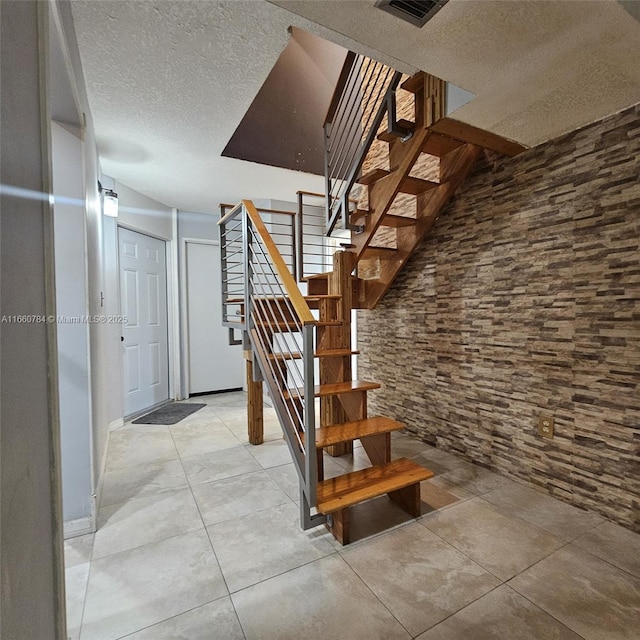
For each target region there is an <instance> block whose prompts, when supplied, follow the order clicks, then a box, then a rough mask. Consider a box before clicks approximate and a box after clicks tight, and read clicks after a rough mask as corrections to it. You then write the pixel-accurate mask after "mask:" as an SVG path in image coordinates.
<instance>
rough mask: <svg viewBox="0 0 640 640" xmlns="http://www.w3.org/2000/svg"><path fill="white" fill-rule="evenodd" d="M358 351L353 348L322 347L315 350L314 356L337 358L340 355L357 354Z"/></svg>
mask: <svg viewBox="0 0 640 640" xmlns="http://www.w3.org/2000/svg"><path fill="white" fill-rule="evenodd" d="M359 353H360V351H358V350H353V349H322V350H321V351H316V353H315V356H316V358H337V357H340V356H357V355H358V354H359Z"/></svg>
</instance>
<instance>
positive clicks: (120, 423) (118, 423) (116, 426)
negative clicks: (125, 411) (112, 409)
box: [107, 418, 124, 433]
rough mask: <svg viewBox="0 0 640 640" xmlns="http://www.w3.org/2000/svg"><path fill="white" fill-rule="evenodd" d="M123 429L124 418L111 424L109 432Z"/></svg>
mask: <svg viewBox="0 0 640 640" xmlns="http://www.w3.org/2000/svg"><path fill="white" fill-rule="evenodd" d="M121 427H124V418H118V419H117V420H114V421H113V422H110V423H109V426H108V427H107V431H108V432H109V433H111V432H112V431H114V430H115V429H120V428H121Z"/></svg>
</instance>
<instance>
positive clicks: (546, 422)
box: [538, 416, 553, 438]
mask: <svg viewBox="0 0 640 640" xmlns="http://www.w3.org/2000/svg"><path fill="white" fill-rule="evenodd" d="M538 435H539V436H542V437H543V438H553V418H551V417H550V416H540V420H539V421H538Z"/></svg>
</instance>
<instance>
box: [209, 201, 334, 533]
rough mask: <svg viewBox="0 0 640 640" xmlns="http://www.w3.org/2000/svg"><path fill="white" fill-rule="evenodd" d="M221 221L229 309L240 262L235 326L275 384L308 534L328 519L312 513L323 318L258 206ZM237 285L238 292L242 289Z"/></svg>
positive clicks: (272, 393)
mask: <svg viewBox="0 0 640 640" xmlns="http://www.w3.org/2000/svg"><path fill="white" fill-rule="evenodd" d="M218 224H219V226H220V246H221V249H222V250H221V261H222V262H221V271H222V283H223V286H222V295H223V310H224V309H225V305H229V304H231V303H230V302H229V298H228V297H225V295H227V294H228V291H229V286H228V283H229V281H230V280H231V281H232V282H236V281H237V279H238V277H239V276H238V268H237V266H236V265H237V263H238V262H240V263H241V265H242V270H241V272H242V273H241V278H240V283H241V286H242V296H241V297H237V298H236V299H234V300H233V301H232V302H233V304H235V305H236V309H237V310H238V312H237V316H239V317H238V318H237V319H235V325H234V326H239V327H241V328H242V330H243V341H244V343H245V347H246V348H247V349H251V351H252V354H253V361H254V371H255V370H257V371H259V374H260V375H261V379H263V380H264V381H265V382H266V384H267V386H268V389H269V394H270V396H271V399H272V401H273V406H274V409H275V411H276V414H277V415H278V419H279V421H280V425H281V427H282V430H283V433H284V436H285V440H286V442H287V445H288V447H289V450H290V452H291V456H292V458H293V461H294V467H295V468H296V471H297V472H298V476H299V478H300V497H301V500H300V508H301V511H300V514H301V524H302V527H303V528H304V529H308V528H310V527H312V526H316V525H318V524H321V523H322V522H324V520H325V517H324V516H322V515H321V514H317V513H312V509H313V507H314V506H315V504H316V489H317V482H318V469H317V449H316V438H315V400H314V390H315V384H314V343H315V339H314V338H315V336H314V332H315V323H316V322H317V321H316V319H315V318H314V316H313V314H312V313H311V309H310V308H309V305H308V304H307V302H306V300H305V299H304V297H303V295H302V293H301V292H300V290H299V289H298V287H297V285H296V282H295V279H294V277H293V276H292V274H291V271H290V270H289V267H288V265H287V264H286V262H285V259H284V257H283V256H282V253H281V252H280V250H279V248H278V246H277V245H276V242H275V241H274V239H273V237H272V234H271V233H270V232H269V230H268V229H267V226H266V224H265V223H264V221H263V220H262V218H261V216H260V214H259V212H258V209H257V208H256V207H255V206H254V204H253V202H251V201H250V200H243V201H242V202H241V203H240V205H238V206H236V207H234V208H233V209H232V210H231V211H230V212H229V213H226V214H225V215H223V217H222V218H221V220H220V222H219V223H218ZM238 230H240V232H238ZM231 256H232V257H233V258H234V260H233V261H232V262H230V261H229V257H231ZM237 256H240V258H238V257H237ZM230 269H231V273H232V274H233V275H231V276H230V275H229V274H230ZM234 286H235V289H234V291H236V292H237V289H238V285H237V284H236V285H234ZM229 322H230V320H229V314H228V313H226V312H225V311H223V324H224V323H227V324H226V326H229V324H228V323H229Z"/></svg>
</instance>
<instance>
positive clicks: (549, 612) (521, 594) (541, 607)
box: [505, 556, 586, 640]
mask: <svg viewBox="0 0 640 640" xmlns="http://www.w3.org/2000/svg"><path fill="white" fill-rule="evenodd" d="M547 557H549V556H547ZM536 564H537V563H536ZM532 566H533V565H532ZM528 569H531V567H528ZM526 570H527V569H525V571H526ZM519 575H520V573H519V574H517V575H515V576H513V578H510V579H509V580H508V581H507V582H505V585H506V586H507V587H509V588H510V589H512V590H513V591H515V592H516V593H517V594H518V595H519V596H521V597H522V598H524V599H525V600H526V601H527V602H529V603H531V604H532V605H533V606H534V607H536V609H539V610H540V611H542V612H544V613H545V614H547V615H548V616H549V617H550V618H553V619H554V620H555V621H556V622H557V623H558V624H561V625H562V626H563V627H564V628H565V629H568V630H569V631H571V633H575V634H576V635H577V636H578V637H579V638H582V640H586V638H585V637H584V636H583V635H582V634H580V633H578V632H577V631H576V630H575V629H572V628H571V627H570V626H569V625H568V624H566V623H565V622H562V620H560V619H559V618H557V617H556V616H555V615H554V614H553V613H551V611H548V610H547V609H545V608H544V607H543V606H541V605H539V604H538V603H537V602H534V601H533V600H531V598H529V597H528V596H527V595H525V594H524V593H522V592H521V591H519V590H518V588H517V587H516V586H514V585H512V584H509V582H511V580H513V579H514V578H517V577H518V576H519Z"/></svg>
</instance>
